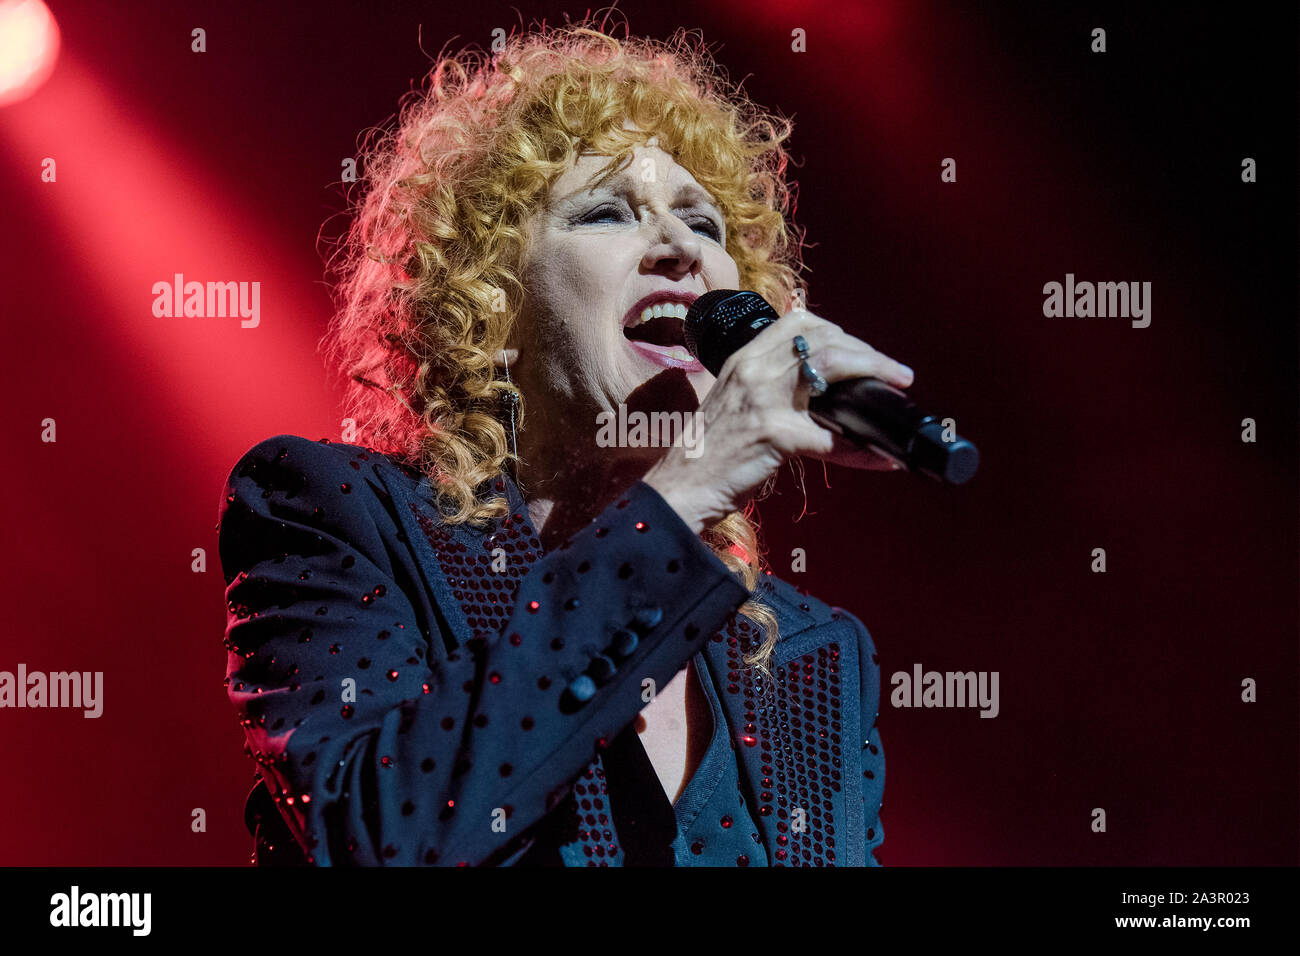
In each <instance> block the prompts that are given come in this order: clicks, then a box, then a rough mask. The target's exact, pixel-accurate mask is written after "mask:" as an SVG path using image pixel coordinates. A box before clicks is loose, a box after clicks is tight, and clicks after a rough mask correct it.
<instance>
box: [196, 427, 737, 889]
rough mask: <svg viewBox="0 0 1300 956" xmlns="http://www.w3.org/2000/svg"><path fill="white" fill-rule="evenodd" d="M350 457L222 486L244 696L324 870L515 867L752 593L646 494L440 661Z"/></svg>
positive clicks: (261, 452) (235, 649) (388, 527)
mask: <svg viewBox="0 0 1300 956" xmlns="http://www.w3.org/2000/svg"><path fill="white" fill-rule="evenodd" d="M344 447H345V446H331V445H328V444H324V443H318V442H312V441H309V440H307V439H305V438H300V437H297V436H292V435H279V436H275V437H273V438H269V439H267V440H266V441H264V442H261V443H259V444H258V445H256V446H254V448H252V449H251V450H250V451H249V452H248V453H247V454H245V455H244V456H243V457H242V458H241V459H240V461H239V462H238V463H237V464H236V466H235V468H234V470H233V471H232V473H231V475H230V478H229V480H228V482H227V487H226V489H225V495H224V498H223V501H222V505H221V509H220V514H219V522H218V527H219V550H220V555H221V563H222V569H223V574H224V576H225V579H226V583H227V590H226V599H227V629H226V647H227V651H228V654H229V665H228V677H227V683H228V694H229V697H230V700H231V702H232V703H233V704H234V706H235V708H236V711H237V712H238V714H239V716H240V718H241V722H242V724H243V727H244V732H245V736H246V737H247V739H248V742H249V745H250V749H251V750H252V751H253V753H254V756H255V759H257V760H258V762H259V763H260V764H261V765H262V773H263V776H264V777H265V778H267V785H268V788H269V789H270V790H271V792H272V795H273V797H274V799H275V801H276V804H277V808H278V809H279V811H280V814H281V816H282V817H284V819H285V821H286V823H287V824H288V825H289V828H290V830H291V831H292V832H293V834H294V837H295V839H296V840H297V841H298V843H299V844H300V845H301V846H302V848H303V850H304V852H305V853H306V854H307V856H308V860H309V861H310V862H312V863H314V864H316V865H322V866H326V865H340V864H360V865H379V864H395V865H420V864H437V865H455V864H461V865H478V864H483V863H493V862H501V861H502V860H503V859H504V858H505V857H507V856H511V855H514V854H515V853H517V852H519V851H520V850H521V849H522V848H523V847H526V846H527V845H528V834H527V831H528V829H529V827H531V826H532V825H533V824H534V823H536V822H538V821H539V820H540V819H542V817H544V816H545V815H546V813H547V812H548V811H549V810H551V809H552V808H553V807H554V806H555V805H556V803H558V802H559V800H561V799H562V798H563V797H564V796H565V795H566V794H567V792H568V789H569V786H570V785H571V783H572V782H573V780H574V779H575V778H576V777H577V776H578V775H579V774H580V773H581V772H582V770H583V769H584V768H585V767H586V766H587V765H588V764H590V762H591V761H592V760H593V759H594V757H595V755H596V753H597V752H598V750H599V748H600V747H603V746H604V744H605V743H606V742H607V741H609V740H612V739H613V737H614V736H615V735H616V734H617V733H618V732H619V731H620V730H621V729H622V728H623V727H624V726H626V725H627V724H628V723H629V722H630V721H631V720H633V719H634V718H635V717H636V714H637V713H638V712H639V711H640V710H641V708H642V707H644V701H643V699H642V696H641V694H642V682H643V681H644V680H645V679H647V678H648V679H650V680H653V681H654V682H655V686H656V687H662V686H664V685H665V684H666V683H667V682H668V681H669V680H670V679H671V678H672V676H673V675H674V674H676V672H677V671H678V670H680V668H681V667H682V666H684V665H685V663H686V661H687V660H688V659H689V658H690V657H691V655H693V654H694V653H696V652H697V651H698V650H699V649H700V648H701V647H702V645H703V643H704V642H705V641H706V640H707V639H708V638H709V636H711V635H712V634H713V633H714V631H716V630H717V628H718V627H720V626H721V625H722V623H723V622H724V621H725V620H726V619H727V617H728V616H729V615H730V614H732V613H733V612H734V611H735V610H736V609H737V608H738V607H739V606H740V605H741V604H742V603H743V602H744V601H745V600H746V599H747V598H748V597H749V593H748V592H747V590H746V589H745V587H744V586H743V584H742V583H741V581H740V579H739V577H738V575H736V574H734V573H733V572H732V571H730V569H728V568H727V566H726V565H725V564H723V563H722V561H721V560H719V559H718V557H717V556H716V555H715V554H713V552H712V551H711V550H709V548H708V547H707V546H706V545H705V544H704V543H703V542H702V541H701V540H700V539H699V538H698V537H697V536H696V535H694V534H692V533H691V530H690V529H689V528H688V527H687V526H686V524H685V523H684V522H683V521H682V520H681V518H680V517H679V516H678V515H677V514H676V512H674V511H673V510H672V508H671V507H669V505H668V504H667V503H666V502H665V501H664V500H663V498H662V497H660V496H659V495H658V493H657V492H655V490H654V489H653V488H651V487H650V486H649V485H646V484H645V483H644V482H638V483H636V484H635V485H634V486H632V487H631V488H630V489H628V491H627V492H625V493H624V495H622V496H621V497H620V498H619V499H618V500H616V501H615V502H613V503H611V504H610V505H609V507H607V508H606V509H605V510H604V511H603V512H602V513H601V514H599V515H598V516H597V517H596V518H595V519H594V520H593V521H592V522H591V524H590V525H588V526H587V527H586V528H584V529H583V530H582V531H580V532H578V533H577V534H575V535H574V536H573V537H572V538H571V539H570V540H569V541H567V542H565V544H563V545H562V546H560V547H559V548H557V549H556V550H554V551H553V552H551V553H549V554H547V555H546V556H545V557H543V558H541V559H540V560H538V561H537V562H536V563H535V564H534V565H533V566H532V568H531V569H530V571H529V572H528V574H527V575H525V576H524V577H523V578H522V579H521V581H520V583H519V588H518V593H517V595H516V600H515V610H514V613H513V615H512V617H511V618H510V620H509V623H508V624H507V625H506V627H505V628H504V629H503V630H502V631H501V633H500V634H498V635H496V636H495V637H494V638H492V639H486V640H483V639H478V640H469V641H466V642H465V643H464V644H462V645H461V646H459V647H457V648H456V649H455V650H453V651H451V652H447V651H446V650H445V647H444V646H443V642H442V641H441V640H440V639H439V638H438V634H437V630H436V625H435V628H434V630H433V638H434V639H433V641H432V644H431V643H430V641H429V640H426V638H425V637H424V636H423V635H422V633H421V630H422V628H421V626H420V623H421V622H419V621H417V613H416V610H415V609H416V607H417V606H419V604H420V601H417V600H416V597H417V596H416V595H414V594H413V593H410V592H412V590H413V589H415V588H418V587H421V585H419V584H416V583H413V582H419V581H420V573H419V569H416V568H414V567H413V566H412V565H413V562H414V558H413V555H412V552H411V549H410V547H409V545H408V544H407V543H404V542H403V540H402V539H403V538H404V537H405V536H404V535H403V534H402V533H401V531H400V528H399V526H398V524H397V523H396V521H395V519H394V518H393V516H392V514H391V513H390V511H389V510H388V509H389V508H390V507H391V497H390V496H389V495H388V493H387V492H386V490H385V485H384V479H383V477H382V474H383V473H382V472H381V471H380V470H379V469H378V468H377V467H374V466H371V467H370V468H369V469H368V470H367V469H359V468H358V465H357V463H356V461H355V459H354V460H353V461H348V458H347V452H346V451H344V450H343V449H344ZM349 466H351V467H349ZM388 467H389V468H391V467H392V466H388ZM425 570H426V571H428V570H429V569H425ZM432 573H437V569H432ZM419 597H420V599H421V600H423V601H426V602H427V601H428V600H430V599H429V598H428V597H427V596H425V595H419ZM435 610H436V609H435ZM423 623H424V624H425V626H426V627H427V626H428V622H427V621H426V622H423ZM455 637H456V638H457V639H458V640H463V639H464V638H465V637H466V635H455Z"/></svg>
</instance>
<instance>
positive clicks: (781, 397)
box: [643, 311, 912, 534]
mask: <svg viewBox="0 0 1300 956" xmlns="http://www.w3.org/2000/svg"><path fill="white" fill-rule="evenodd" d="M796 335H802V336H803V337H804V339H806V340H807V342H808V348H809V357H808V362H809V364H810V365H812V366H813V367H814V368H815V369H816V370H817V371H818V373H820V374H821V376H822V377H823V378H824V379H826V381H827V382H835V381H839V380H841V379H849V378H863V377H871V378H877V379H880V380H881V381H884V382H886V383H888V384H890V385H893V386H896V387H899V388H906V387H907V386H908V385H911V384H912V370H911V369H910V368H908V367H907V366H906V365H903V364H902V363H900V362H896V361H894V360H893V359H891V358H890V357H889V356H887V355H884V354H883V353H881V352H878V351H876V350H875V349H873V348H872V347H871V346H870V345H868V344H867V343H865V342H863V341H861V340H860V339H855V338H854V337H853V336H851V335H849V334H848V333H847V332H845V331H844V330H843V329H841V328H840V327H839V326H837V325H835V324H833V323H831V322H828V321H826V320H825V319H822V318H819V317H818V316H816V315H813V314H812V313H811V312H806V311H795V312H789V313H787V314H785V315H783V316H782V317H781V318H780V319H778V320H777V321H776V322H773V323H772V324H771V325H769V326H768V327H767V328H765V329H764V330H763V331H762V332H760V333H759V334H758V335H757V336H755V337H754V339H753V340H752V341H750V342H748V343H746V344H745V346H744V347H743V348H741V349H738V350H737V351H736V352H735V353H734V354H732V355H731V357H730V358H728V359H727V361H726V363H725V364H724V365H723V366H722V368H721V369H720V370H719V372H718V378H717V381H716V382H714V384H713V387H712V388H711V389H710V390H709V393H708V395H706V396H705V398H704V402H703V403H702V404H701V405H700V409H699V410H700V412H701V413H703V432H702V440H701V441H700V442H699V443H698V444H697V446H696V447H694V448H691V449H689V451H690V452H691V454H690V455H688V454H687V451H688V449H686V448H684V447H683V446H682V445H681V444H680V443H679V444H678V445H675V446H674V447H672V448H670V449H669V450H668V453H667V454H666V455H665V456H664V457H663V458H662V459H661V460H660V461H658V462H656V463H655V465H654V466H653V467H652V468H651V469H650V470H649V471H648V472H646V474H645V476H644V479H643V480H644V481H645V482H646V484H648V485H650V486H651V487H652V488H654V489H655V490H656V491H657V492H658V493H659V494H660V495H661V496H662V497H663V498H664V500H665V501H667V502H668V503H669V504H670V505H671V506H672V507H673V509H674V510H675V511H676V512H677V513H678V514H679V515H681V517H682V520H684V521H685V522H686V523H687V525H688V526H689V527H691V529H692V530H694V531H695V532H696V533H697V534H698V533H699V532H700V531H702V530H703V529H704V528H705V527H708V526H709V525H711V524H713V523H714V522H716V521H718V520H719V519H721V518H723V517H725V516H726V515H728V514H730V513H731V512H733V511H736V510H738V509H740V508H742V507H744V505H745V502H747V501H748V500H749V498H750V496H751V495H752V494H753V493H754V491H755V490H757V489H758V487H759V486H760V485H762V484H763V482H764V481H766V480H767V478H768V477H769V476H770V475H771V474H772V473H773V472H775V471H776V469H777V468H779V467H780V466H781V463H782V462H783V461H785V460H786V459H787V458H791V457H794V456H796V455H807V456H809V457H812V458H820V459H823V460H825V461H830V462H834V463H836V464H841V465H846V466H848V467H851V468H869V469H880V470H886V469H893V468H895V467H896V466H895V465H894V463H893V462H892V461H890V460H889V459H887V458H884V457H883V456H881V455H877V454H875V453H874V452H870V451H866V450H864V449H861V448H859V447H857V446H856V445H853V444H852V443H850V442H848V441H845V440H844V439H842V438H840V437H839V436H838V435H836V434H835V433H834V432H832V431H830V430H829V429H826V428H823V427H822V426H821V425H818V424H817V423H816V422H815V421H813V419H812V418H811V416H809V414H808V400H809V394H808V386H807V384H806V383H804V382H803V381H802V378H801V376H800V362H799V357H798V356H797V355H796V353H795V350H794V337H795V336H796Z"/></svg>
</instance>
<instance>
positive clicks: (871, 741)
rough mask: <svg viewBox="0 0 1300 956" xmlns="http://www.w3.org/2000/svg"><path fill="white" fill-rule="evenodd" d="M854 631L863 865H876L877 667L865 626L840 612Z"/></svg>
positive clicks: (880, 773)
mask: <svg viewBox="0 0 1300 956" xmlns="http://www.w3.org/2000/svg"><path fill="white" fill-rule="evenodd" d="M840 613H842V614H843V615H845V616H846V617H848V618H849V619H850V620H851V621H852V622H853V625H854V627H856V628H857V631H858V662H859V667H860V670H861V684H860V686H861V689H862V704H861V712H862V737H861V740H862V810H863V816H864V820H865V824H864V825H865V827H866V829H865V830H864V831H863V836H864V837H865V839H866V852H865V860H866V865H867V866H880V861H879V860H877V859H876V856H875V851H876V848H877V847H879V846H880V844H882V843H883V842H884V841H885V828H884V826H882V825H881V822H880V807H881V805H882V803H883V801H884V793H885V748H884V745H883V744H882V743H881V742H880V728H879V727H877V726H876V721H877V718H878V717H879V710H880V664H879V657H878V656H877V654H876V645H875V642H874V641H872V639H871V634H870V632H868V631H867V628H866V625H864V624H863V623H862V621H860V620H859V619H858V618H857V617H855V616H854V615H852V614H850V613H849V612H848V611H845V610H843V609H842V608H841V609H840Z"/></svg>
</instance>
